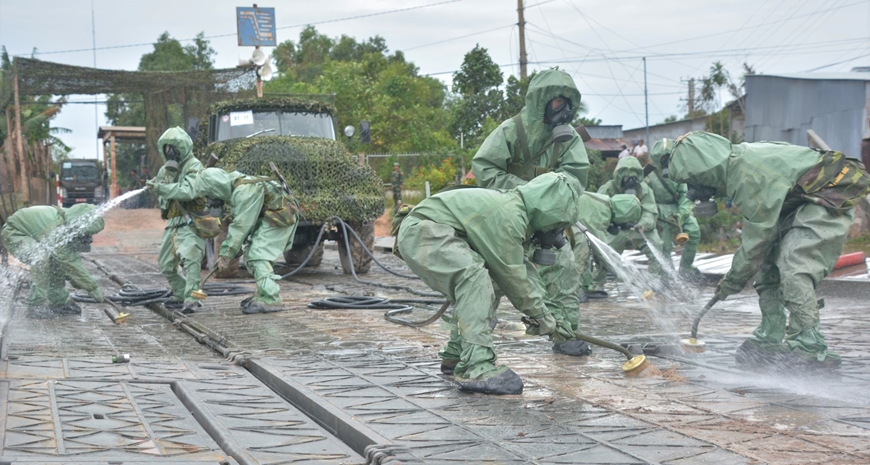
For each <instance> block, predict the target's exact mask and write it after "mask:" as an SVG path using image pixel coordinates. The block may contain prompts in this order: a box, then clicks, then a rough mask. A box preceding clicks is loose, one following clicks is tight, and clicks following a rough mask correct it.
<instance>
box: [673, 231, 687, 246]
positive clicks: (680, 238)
mask: <svg viewBox="0 0 870 465" xmlns="http://www.w3.org/2000/svg"><path fill="white" fill-rule="evenodd" d="M674 241H675V242H676V243H677V244H678V245H683V244H685V243H686V242H689V235H688V234H686V233H679V234H677V237H676V238H675V239H674Z"/></svg>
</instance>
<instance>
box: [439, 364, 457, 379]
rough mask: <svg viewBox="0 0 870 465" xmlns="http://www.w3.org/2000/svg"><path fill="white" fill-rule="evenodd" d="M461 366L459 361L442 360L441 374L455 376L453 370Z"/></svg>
mask: <svg viewBox="0 0 870 465" xmlns="http://www.w3.org/2000/svg"><path fill="white" fill-rule="evenodd" d="M456 365H459V360H441V373H443V374H445V375H448V376H453V370H454V369H456Z"/></svg>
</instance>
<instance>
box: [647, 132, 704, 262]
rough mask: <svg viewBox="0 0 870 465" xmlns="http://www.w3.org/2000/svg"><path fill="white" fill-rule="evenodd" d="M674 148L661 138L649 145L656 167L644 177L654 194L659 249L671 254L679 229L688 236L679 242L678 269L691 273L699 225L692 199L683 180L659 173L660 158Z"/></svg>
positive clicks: (670, 143)
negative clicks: (680, 243)
mask: <svg viewBox="0 0 870 465" xmlns="http://www.w3.org/2000/svg"><path fill="white" fill-rule="evenodd" d="M673 148H674V140H673V139H662V140H658V141H656V143H655V144H654V145H653V148H652V152H650V158H652V163H653V165H655V166H656V170H655V171H653V172H652V173H650V174H649V175H648V176H647V177H646V178H645V179H644V181H645V182H646V183H647V184H649V186H650V187H652V190H653V193H654V194H655V197H656V208H658V211H659V216H658V225H659V227H661V228H662V233H661V236H660V237H661V238H662V253H664V255H665V257H670V256H671V251H672V250H673V249H674V238H675V237H676V235H677V234H679V233H680V229H682V231H683V232H684V233H686V234H688V235H689V240H688V242H686V243H685V244H684V245H683V254H682V255H681V257H680V273H682V274H683V275H691V274H694V268H693V266H692V264H693V263H694V262H695V254H696V253H697V252H698V243H700V242H701V228H699V227H698V219H697V218H695V214H694V209H695V203H694V202H693V201H691V200H689V199H688V197H686V190H687V188H686V184H685V183H676V182H674V181H673V180H671V179H667V178H665V177H664V176H663V175H662V168H663V166H664V164H663V161H664V158H665V157H666V156H667V157H670V155H671V150H673Z"/></svg>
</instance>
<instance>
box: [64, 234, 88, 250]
mask: <svg viewBox="0 0 870 465" xmlns="http://www.w3.org/2000/svg"><path fill="white" fill-rule="evenodd" d="M93 242H94V236H91V235H90V234H83V235H80V236H76V237H75V238H73V239H72V240H71V241H70V247H71V248H72V249H73V250H75V251H76V252H90V251H91V243H93Z"/></svg>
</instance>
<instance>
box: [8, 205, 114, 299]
mask: <svg viewBox="0 0 870 465" xmlns="http://www.w3.org/2000/svg"><path fill="white" fill-rule="evenodd" d="M94 210H95V207H94V206H93V205H88V204H78V205H74V206H72V207H70V208H66V209H62V208H59V207H52V206H47V205H40V206H35V207H29V208H24V209H22V210H18V211H17V212H15V213H14V214H13V215H12V216H10V217H9V220H8V221H7V222H6V225H4V226H3V229H2V231H0V239H2V242H3V246H4V247H5V248H6V250H8V251H9V253H11V254H12V256H13V257H15V258H17V259H18V260H19V261H21V262H22V263H26V264H28V265H30V281H31V284H30V296H29V297H28V299H27V304H28V306H30V308H31V309H33V311H34V312H35V313H36V314H37V315H38V316H48V315H50V314H52V313H54V314H64V313H72V314H80V313H81V312H82V309H81V308H80V307H79V306H78V304H76V303H75V302H73V300H72V299H71V298H70V295H69V292H68V291H67V290H66V287H65V282H66V281H67V280H69V282H70V283H71V284H72V285H73V287H75V288H77V289H83V290H85V291H87V292H88V294H90V296H91V297H93V298H94V300H96V301H97V302H105V295H104V294H103V291H102V290H101V289H100V287H99V286H98V285H97V282H96V281H94V278H92V277H91V275H90V274H88V272H87V270H86V269H85V266H84V264H83V263H82V260H81V257H80V256H79V254H80V253H81V252H88V251H90V247H91V242H92V238H93V235H94V234H97V233H98V232H100V231H102V230H103V228H104V227H105V223H104V222H103V219H102V218H100V217H99V216H96V214H95V213H94Z"/></svg>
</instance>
